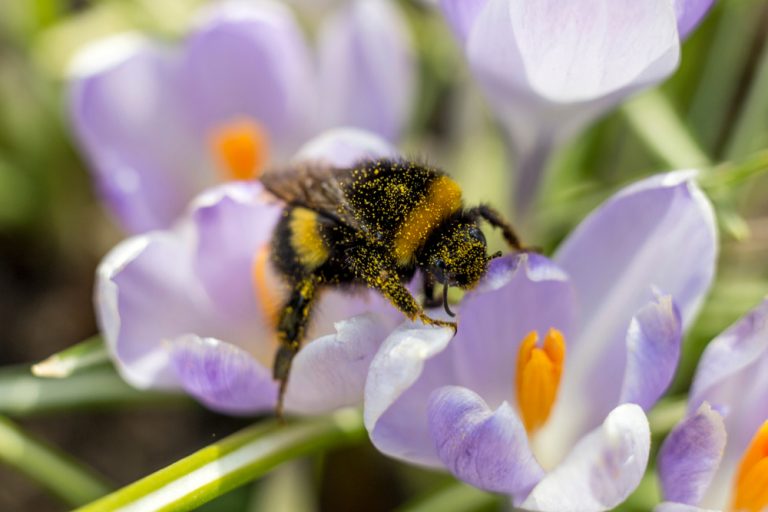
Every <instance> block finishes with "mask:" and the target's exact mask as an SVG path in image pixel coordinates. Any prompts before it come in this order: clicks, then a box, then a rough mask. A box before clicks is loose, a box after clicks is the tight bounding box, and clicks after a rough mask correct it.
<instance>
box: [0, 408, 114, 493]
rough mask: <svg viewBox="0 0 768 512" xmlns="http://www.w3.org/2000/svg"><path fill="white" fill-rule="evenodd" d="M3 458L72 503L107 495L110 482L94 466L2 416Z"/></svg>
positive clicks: (0, 455)
mask: <svg viewBox="0 0 768 512" xmlns="http://www.w3.org/2000/svg"><path fill="white" fill-rule="evenodd" d="M0 460H2V461H3V462H5V463H7V464H8V465H10V466H12V467H14V468H15V469H17V470H18V471H20V472H21V473H24V474H25V475H27V476H28V477H29V478H31V479H32V480H34V481H35V482H37V483H38V484H40V485H42V486H43V487H45V488H46V489H47V490H49V491H50V492H52V493H53V494H55V495H56V496H58V497H59V498H61V499H62V500H63V501H64V502H65V503H67V504H68V505H70V506H80V505H83V504H85V503H88V502H89V501H92V500H94V499H96V498H98V497H100V496H103V495H105V494H106V493H108V492H109V490H110V487H111V486H110V485H109V484H107V483H106V481H104V480H103V478H102V477H101V476H99V475H97V474H96V473H95V472H94V471H93V470H92V469H90V468H87V467H85V466H84V465H83V464H81V463H80V462H78V461H76V460H74V459H73V458H71V457H70V456H68V455H67V454H65V453H63V452H61V451H60V450H58V449H56V448H54V447H52V446H48V445H47V444H45V443H43V442H42V441H39V440H37V439H35V438H34V437H32V436H30V435H29V434H27V433H25V432H24V431H23V430H21V428H19V427H18V426H17V425H15V424H14V423H12V422H11V421H10V420H8V419H6V418H3V417H2V416H0Z"/></svg>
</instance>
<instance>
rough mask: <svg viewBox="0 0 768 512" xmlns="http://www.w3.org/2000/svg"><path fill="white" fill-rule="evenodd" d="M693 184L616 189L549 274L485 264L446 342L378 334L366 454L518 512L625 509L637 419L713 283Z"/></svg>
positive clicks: (532, 262)
mask: <svg viewBox="0 0 768 512" xmlns="http://www.w3.org/2000/svg"><path fill="white" fill-rule="evenodd" d="M692 176H693V174H692V173H691V172H687V171H678V172H674V173H670V174H666V175H661V176H657V177H653V178H649V179H646V180H644V181H641V182H639V183H637V184H635V185H633V186H630V187H628V188H626V189H624V190H622V191H621V192H619V193H618V194H617V195H616V196H614V197H613V198H611V199H610V200H608V202H606V203H605V204H604V205H602V206H601V207H600V208H599V209H598V210H596V211H595V212H594V213H593V214H591V215H590V216H589V217H588V218H587V219H586V220H585V221H584V222H583V223H582V224H581V225H580V226H579V227H578V228H576V230H575V231H574V233H573V234H572V235H571V236H570V237H569V238H568V239H567V240H566V241H565V242H564V244H563V245H562V246H561V247H560V249H559V251H558V252H557V255H556V257H555V259H554V261H550V260H549V259H547V258H545V257H543V256H540V255H537V254H533V253H521V254H518V255H514V256H507V257H504V258H499V259H497V260H493V261H492V262H491V265H490V268H489V270H488V274H487V276H486V278H485V279H484V281H483V282H482V283H481V285H480V286H479V287H478V289H476V290H474V291H472V292H469V293H468V294H467V295H466V296H465V298H464V300H463V301H462V303H461V304H460V310H459V318H458V322H459V323H458V325H459V327H458V333H457V334H456V336H455V337H454V338H453V340H451V334H452V333H451V332H450V330H446V329H435V328H427V327H424V326H421V325H416V324H404V325H403V326H401V327H400V328H399V329H398V330H397V331H396V332H395V333H393V334H392V335H391V336H389V337H388V338H387V339H386V340H385V341H384V343H383V345H382V348H381V349H380V351H379V353H378V354H377V355H376V356H375V357H374V359H373V362H372V363H371V367H370V372H369V375H368V379H367V382H366V390H365V424H366V427H367V429H368V431H369V434H370V436H371V439H372V441H373V443H374V445H375V446H376V447H377V448H378V449H379V450H381V451H383V452H384V453H386V454H389V455H391V456H393V457H396V458H399V459H402V460H405V461H410V462H413V463H417V464H421V465H426V466H430V467H436V468H446V469H448V470H449V471H451V472H452V473H453V474H454V475H455V476H456V477H458V478H459V479H461V480H464V481H466V482H468V483H470V484H473V485H475V486H477V487H480V488H482V489H485V490H488V491H493V492H500V493H507V494H510V495H512V496H513V499H514V503H515V505H516V506H520V507H522V508H523V509H525V510H548V511H558V512H563V511H569V510H573V511H576V510H578V511H592V510H606V509H610V508H612V507H614V506H616V505H617V504H619V503H620V502H621V501H623V500H624V499H625V498H626V497H627V496H628V495H629V494H630V493H631V492H632V490H633V489H634V488H635V487H636V486H637V485H638V483H639V482H640V479H641V477H642V475H643V473H644V471H645V468H646V464H647V460H648V452H649V447H650V433H649V427H648V421H647V419H646V416H645V413H644V411H645V410H647V409H648V408H650V407H651V406H652V405H653V404H654V403H655V402H656V401H657V399H658V398H659V397H660V396H661V395H662V393H663V392H664V390H665V389H666V387H667V385H668V384H669V382H670V380H671V379H672V376H673V373H674V370H675V368H676V365H677V361H678V357H679V351H680V339H681V335H682V332H684V330H685V329H686V328H687V327H688V326H689V325H690V324H691V320H692V318H693V317H694V315H695V313H696V311H697V310H698V308H699V305H700V304H701V302H702V299H703V296H704V294H705V293H706V291H707V289H708V288H709V286H710V283H711V281H712V276H713V272H714V266H715V259H716V253H717V236H716V230H715V229H716V228H715V221H714V216H713V212H712V209H711V206H710V204H709V202H708V201H707V200H706V198H705V197H704V196H703V194H702V192H701V191H700V189H699V188H698V187H697V186H696V184H695V183H694V182H693V181H692Z"/></svg>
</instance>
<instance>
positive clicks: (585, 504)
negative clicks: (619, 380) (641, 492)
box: [521, 404, 651, 512]
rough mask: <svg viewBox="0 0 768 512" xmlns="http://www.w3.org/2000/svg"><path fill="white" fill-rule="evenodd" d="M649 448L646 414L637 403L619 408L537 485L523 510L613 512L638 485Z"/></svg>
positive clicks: (649, 438) (646, 462) (649, 436)
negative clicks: (611, 510) (611, 511)
mask: <svg viewBox="0 0 768 512" xmlns="http://www.w3.org/2000/svg"><path fill="white" fill-rule="evenodd" d="M650 446H651V432H650V428H649V426H648V419H647V418H646V416H645V413H643V410H642V409H641V408H640V407H639V406H638V405H635V404H623V405H620V406H618V407H617V408H616V409H614V410H613V411H612V412H611V413H610V414H609V415H608V417H607V418H606V419H605V421H604V422H603V424H602V426H600V427H598V428H597V429H595V430H594V431H593V432H591V433H590V434H588V435H587V436H586V437H585V438H583V439H582V440H580V441H579V443H578V444H577V445H576V446H575V447H574V448H573V450H572V451H571V453H570V454H569V455H568V457H567V458H566V459H565V461H563V463H562V464H560V465H559V466H557V467H556V468H555V469H554V470H552V472H550V473H548V474H547V476H545V477H544V479H543V480H542V481H541V482H539V484H538V485H537V486H536V487H535V488H534V489H533V491H532V492H531V494H530V495H529V496H528V498H526V500H525V501H524V502H523V503H522V506H521V507H522V508H523V509H526V510H539V511H552V512H569V511H573V512H577V511H583V510H590V511H595V512H597V511H600V510H608V509H611V508H613V507H615V506H617V505H618V504H620V503H621V502H623V501H624V500H625V499H626V498H627V496H629V495H630V494H631V493H632V491H634V490H635V488H636V487H637V486H638V484H639V483H640V480H641V479H642V477H643V473H645V468H646V465H647V464H648V453H649V450H650Z"/></svg>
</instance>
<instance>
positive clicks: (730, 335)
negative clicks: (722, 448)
mask: <svg viewBox="0 0 768 512" xmlns="http://www.w3.org/2000/svg"><path fill="white" fill-rule="evenodd" d="M767 356H768V299H766V300H764V301H763V302H762V303H761V304H760V305H758V306H757V307H756V308H754V309H753V310H752V311H750V312H749V314H747V315H746V316H745V317H744V318H742V319H741V320H739V321H738V322H736V323H735V324H734V325H732V326H731V327H729V328H728V329H727V330H725V331H724V332H723V333H722V334H720V335H719V336H718V337H717V338H715V339H714V340H712V342H710V343H709V345H708V346H707V348H706V350H704V353H703V354H702V356H701V359H700V360H699V365H698V368H697V370H696V376H695V377H694V380H693V386H692V388H691V395H690V399H689V402H688V403H689V408H690V409H693V410H695V409H697V408H698V407H699V406H700V404H701V403H703V402H704V401H708V402H709V403H711V404H712V405H713V406H714V407H715V408H718V409H720V410H721V412H723V413H725V414H726V415H728V414H730V413H731V412H732V411H731V410H730V408H729V409H722V407H724V406H726V405H727V404H733V405H736V404H738V403H739V402H740V401H741V400H742V399H743V393H744V392H745V391H746V390H748V389H750V388H751V387H753V381H752V377H753V376H752V375H751V374H750V372H749V371H747V370H748V369H750V368H751V367H753V366H755V365H756V364H757V363H758V362H759V361H760V359H763V358H766V357H767ZM754 428H757V425H755V426H754ZM752 433H754V432H752Z"/></svg>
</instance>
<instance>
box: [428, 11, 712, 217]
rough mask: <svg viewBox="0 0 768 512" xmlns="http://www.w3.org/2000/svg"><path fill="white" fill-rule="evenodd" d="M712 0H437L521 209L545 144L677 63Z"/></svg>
mask: <svg viewBox="0 0 768 512" xmlns="http://www.w3.org/2000/svg"><path fill="white" fill-rule="evenodd" d="M712 3H713V0H676V1H675V2H671V1H670V0H645V1H642V2H637V1H636V0H611V1H605V0H568V1H563V0H535V1H523V0H518V1H510V0H440V6H441V7H442V11H443V14H444V15H445V17H446V19H447V21H448V23H449V24H450V26H451V27H452V29H453V31H454V33H455V35H456V37H457V38H458V40H459V42H460V44H461V45H462V48H463V49H464V52H465V54H466V57H467V60H468V61H469V65H470V68H471V70H472V72H473V74H474V76H475V77H476V78H477V80H478V82H479V83H480V85H481V87H482V88H483V90H484V92H485V94H486V96H487V98H488V101H489V102H490V103H491V105H492V106H493V109H494V111H495V112H496V114H497V115H498V117H499V119H500V120H501V122H502V123H504V125H505V126H506V128H507V130H508V131H509V135H510V138H511V142H512V146H513V148H514V150H515V151H516V153H517V155H518V171H517V172H518V183H517V191H516V197H517V199H518V204H517V205H516V206H517V207H518V208H519V210H520V211H525V209H526V208H527V202H528V201H530V200H531V198H532V197H533V195H534V194H535V192H536V188H537V185H538V181H539V178H540V176H539V175H540V173H541V171H542V168H543V165H544V164H545V162H546V159H547V157H548V155H549V153H550V151H551V150H552V148H553V147H555V146H556V145H557V144H559V143H561V142H562V141H564V140H565V139H567V138H568V137H570V136H571V135H572V134H574V133H575V132H576V131H578V130H579V129H580V128H582V127H583V126H584V125H585V124H586V123H587V122H589V121H591V120H592V119H594V118H595V117H597V116H598V115H600V114H601V113H603V112H605V111H606V110H607V109H609V108H611V107H612V106H614V105H615V104H616V103H618V102H620V101H621V100H622V99H624V98H626V97H627V96H629V95H630V94H632V93H634V92H636V91H638V90H641V89H644V88H647V87H650V86H652V85H654V84H657V83H659V82H660V81H662V80H663V79H664V78H666V77H667V76H669V75H670V74H671V73H672V72H673V71H674V70H675V69H676V68H677V65H678V61H679V58H680V39H681V38H684V37H686V36H687V35H688V33H689V32H690V31H691V30H692V29H693V27H694V26H695V25H696V23H697V22H698V21H699V20H700V19H701V18H702V16H703V15H704V14H705V13H706V11H707V10H708V9H709V8H710V7H711V5H712Z"/></svg>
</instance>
